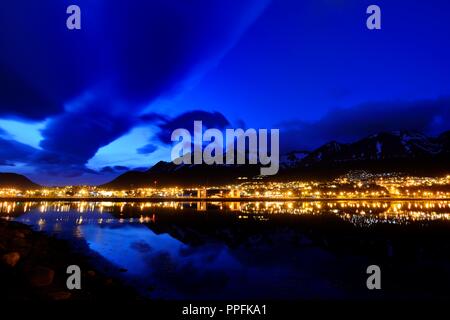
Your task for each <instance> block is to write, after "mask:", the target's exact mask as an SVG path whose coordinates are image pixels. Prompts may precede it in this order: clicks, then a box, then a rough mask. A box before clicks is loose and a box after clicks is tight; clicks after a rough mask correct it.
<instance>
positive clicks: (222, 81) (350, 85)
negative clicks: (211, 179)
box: [0, 0, 450, 185]
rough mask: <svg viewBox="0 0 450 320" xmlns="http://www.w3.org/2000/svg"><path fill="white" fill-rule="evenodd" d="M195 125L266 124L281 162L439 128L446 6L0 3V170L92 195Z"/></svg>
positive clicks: (448, 62)
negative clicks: (90, 190)
mask: <svg viewBox="0 0 450 320" xmlns="http://www.w3.org/2000/svg"><path fill="white" fill-rule="evenodd" d="M70 4H77V5H79V6H80V7H81V12H82V13H81V16H82V22H81V23H82V29H81V30H72V31H69V30H68V29H67V28H66V19H67V17H68V15H67V14H66V8H67V6H69V5H70ZM370 4H377V5H379V6H380V7H381V11H382V29H381V30H368V29H367V28H366V18H367V14H366V8H367V6H368V5H370ZM194 120H203V122H204V124H205V125H206V126H208V127H215V128H227V127H230V128H249V127H252V128H279V129H280V130H281V135H280V140H281V141H280V142H281V147H282V152H287V151H290V150H298V149H312V148H315V147H318V146H320V144H322V143H325V142H327V141H329V140H338V141H341V142H347V141H353V140H355V139H359V138H362V137H364V136H367V135H370V134H373V133H376V132H379V131H389V130H413V131H420V132H423V133H426V134H430V135H436V134H439V133H440V132H442V131H445V130H449V129H450V2H449V1H446V0H430V1H425V0H416V1H414V0H387V1H363V0H355V1H352V0H305V1H299V0H272V1H269V0H267V1H266V0H249V1H243V0H240V1H237V0H236V1H229V0H216V1H211V0H148V1H144V0H142V1H140V0H130V1H122V0H120V1H119V0H95V1H92V0H70V1H65V0H47V1H37V0H35V1H31V0H2V1H1V3H0V171H2V172H16V173H22V174H25V175H27V176H28V177H30V178H32V179H33V180H34V181H36V182H38V183H41V184H46V185H54V184H59V185H61V184H80V183H90V184H91V183H92V184H97V183H103V182H106V181H109V180H110V179H112V178H113V177H114V176H116V175H118V174H120V173H123V172H125V171H126V170H129V169H135V168H138V169H144V168H148V167H150V166H151V165H153V164H154V163H156V162H157V161H159V160H169V159H170V150H171V143H170V134H171V132H172V130H173V129H176V128H179V127H184V128H187V129H190V130H192V126H193V121H194Z"/></svg>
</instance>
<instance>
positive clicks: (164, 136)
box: [157, 110, 230, 144]
mask: <svg viewBox="0 0 450 320" xmlns="http://www.w3.org/2000/svg"><path fill="white" fill-rule="evenodd" d="M197 120H201V121H202V124H203V128H205V129H206V128H216V129H219V130H221V129H224V128H225V127H227V126H229V125H230V122H229V121H228V120H227V119H226V118H225V116H224V115H223V114H221V113H220V112H207V111H201V110H194V111H189V112H185V113H183V114H180V115H178V116H176V117H175V118H173V119H169V120H166V121H165V122H163V123H162V124H160V126H159V128H160V132H159V133H158V134H157V137H158V139H159V140H160V141H161V142H163V143H166V144H170V143H172V141H171V136H172V132H173V131H174V130H175V129H178V128H185V129H187V130H189V131H190V132H191V133H192V134H193V132H194V121H197Z"/></svg>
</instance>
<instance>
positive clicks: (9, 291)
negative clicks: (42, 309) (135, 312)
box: [0, 219, 142, 302]
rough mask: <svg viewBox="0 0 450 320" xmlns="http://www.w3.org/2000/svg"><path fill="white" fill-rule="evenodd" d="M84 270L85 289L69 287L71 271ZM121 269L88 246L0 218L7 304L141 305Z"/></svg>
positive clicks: (1, 279)
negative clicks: (112, 302) (117, 302)
mask: <svg viewBox="0 0 450 320" xmlns="http://www.w3.org/2000/svg"><path fill="white" fill-rule="evenodd" d="M70 265H77V266H79V267H80V269H81V289H80V290H77V289H74V290H69V289H68V288H67V284H66V281H67V278H68V277H69V276H70V274H67V267H68V266H70ZM116 269H117V270H116ZM120 272H126V270H120V269H118V268H117V267H115V266H113V265H111V264H110V263H108V262H107V261H105V260H104V259H102V258H101V257H100V256H98V255H97V254H95V253H94V252H92V251H91V250H90V248H89V247H88V246H87V244H86V243H85V242H83V241H74V242H72V241H69V240H64V239H59V238H56V237H54V236H51V235H47V234H45V233H44V232H40V231H36V230H33V228H32V227H30V226H28V225H25V224H22V223H20V222H16V221H7V220H4V219H0V283H2V290H1V293H0V297H1V298H2V299H3V300H4V301H5V300H6V301H60V300H64V301H66V300H68V301H90V302H95V301H110V300H120V301H125V302H127V301H128V302H132V301H139V300H141V299H142V295H139V294H138V293H137V292H136V291H135V290H134V289H132V288H131V287H128V286H126V285H125V284H124V283H123V281H121V280H120V279H119V277H118V274H119V273H120Z"/></svg>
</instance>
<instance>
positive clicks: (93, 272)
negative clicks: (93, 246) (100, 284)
mask: <svg viewBox="0 0 450 320" xmlns="http://www.w3.org/2000/svg"><path fill="white" fill-rule="evenodd" d="M87 275H88V276H89V277H95V276H96V275H97V274H96V273H95V271H93V270H89V271H88V272H87Z"/></svg>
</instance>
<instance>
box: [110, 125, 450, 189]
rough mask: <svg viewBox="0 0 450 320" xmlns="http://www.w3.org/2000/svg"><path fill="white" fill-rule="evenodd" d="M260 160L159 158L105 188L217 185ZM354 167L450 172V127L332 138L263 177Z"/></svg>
mask: <svg viewBox="0 0 450 320" xmlns="http://www.w3.org/2000/svg"><path fill="white" fill-rule="evenodd" d="M259 168H260V166H259V165H248V164H247V165H204V164H201V165H194V164H193V165H186V164H180V165H176V164H174V163H172V162H165V161H160V162H158V163H157V164H155V165H154V166H153V167H151V168H150V169H148V170H147V171H144V172H142V171H129V172H126V173H124V174H122V175H120V176H118V177H117V178H115V179H114V180H112V181H111V182H109V183H106V184H104V185H102V187H104V188H111V189H120V188H125V189H126V188H136V187H145V186H161V185H163V186H170V185H180V186H189V185H218V184H225V183H233V182H237V181H242V180H241V179H247V180H249V179H254V178H258V175H259ZM350 170H367V171H370V172H380V173H381V172H398V173H408V174H415V175H439V174H447V173H449V172H450V131H446V132H444V133H442V134H441V135H439V136H438V137H428V136H426V135H424V134H421V133H417V132H410V131H394V132H382V133H378V134H375V135H371V136H369V137H366V138H363V139H361V140H358V141H356V142H353V143H339V142H336V141H331V142H329V143H327V144H325V145H323V146H321V147H319V148H317V149H315V150H313V151H293V152H290V153H288V154H285V155H283V156H281V158H280V170H279V172H278V174H277V175H275V176H268V177H265V179H274V180H290V179H306V178H315V179H321V178H323V179H325V178H327V179H329V178H331V177H334V176H338V175H341V174H345V173H347V172H348V171H350Z"/></svg>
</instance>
